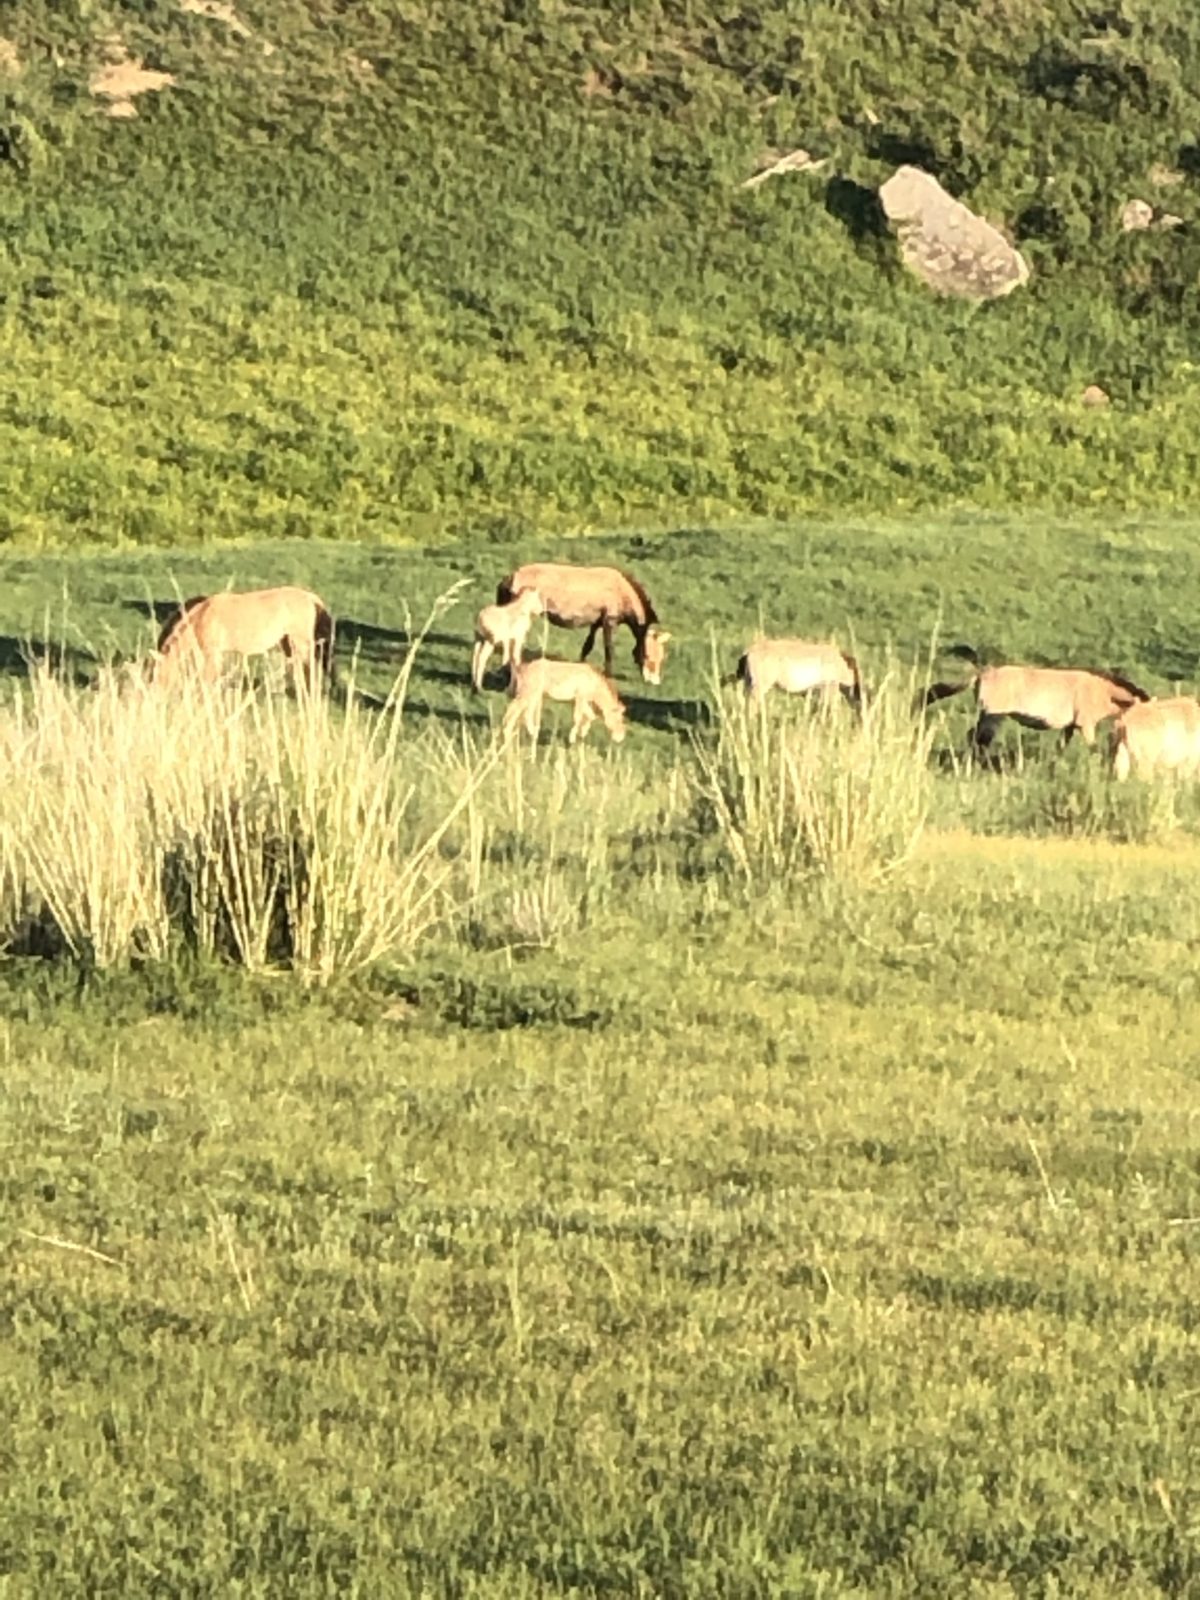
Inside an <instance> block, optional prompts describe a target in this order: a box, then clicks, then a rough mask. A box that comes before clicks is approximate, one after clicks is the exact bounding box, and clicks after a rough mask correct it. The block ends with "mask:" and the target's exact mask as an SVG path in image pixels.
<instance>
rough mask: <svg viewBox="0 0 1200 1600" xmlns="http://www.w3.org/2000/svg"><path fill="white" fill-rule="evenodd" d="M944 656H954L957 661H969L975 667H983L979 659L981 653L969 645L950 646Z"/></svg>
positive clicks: (943, 652) (944, 651)
mask: <svg viewBox="0 0 1200 1600" xmlns="http://www.w3.org/2000/svg"><path fill="white" fill-rule="evenodd" d="M942 654H943V655H947V656H953V657H954V659H955V660H956V661H969V662H970V663H971V665H972V666H973V667H979V666H982V665H983V663H982V662H981V661H980V659H979V651H978V650H975V649H973V648H972V647H971V645H969V644H952V645H948V646H947V647H946V649H945V650H943V651H942Z"/></svg>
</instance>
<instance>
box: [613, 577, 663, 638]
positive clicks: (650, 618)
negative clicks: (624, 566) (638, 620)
mask: <svg viewBox="0 0 1200 1600" xmlns="http://www.w3.org/2000/svg"><path fill="white" fill-rule="evenodd" d="M621 576H622V577H623V578H624V579H625V582H626V583H627V584H628V585H629V587H630V588H631V589H632V590H633V592H634V594H635V595H637V597H638V599H639V600H640V601H641V603H642V610H643V611H644V612H645V616H644V617H643V618H642V621H643V622H644V623H645V625H646V626H647V627H649V626H650V625H651V623H654V622H657V621H658V612H657V611H655V609H654V602H653V600H651V598H650V596H649V595H648V594H647V593H646V591H645V589H644V587H643V586H642V585H641V584H640V583H639V582H638V581H637V579H636V578H635V577H634V576H633V575H632V574H631V573H628V572H622V574H621Z"/></svg>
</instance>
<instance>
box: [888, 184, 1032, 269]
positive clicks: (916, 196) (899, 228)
mask: <svg viewBox="0 0 1200 1600" xmlns="http://www.w3.org/2000/svg"><path fill="white" fill-rule="evenodd" d="M879 199H880V203H881V204H882V206H883V210H884V214H885V215H886V217H887V219H888V221H889V222H890V223H891V225H892V228H893V230H894V231H895V233H896V237H897V239H898V240H899V243H900V252H901V254H902V256H903V257H904V261H905V264H906V265H907V266H908V267H910V268H911V269H912V271H913V272H915V273H916V274H917V276H918V277H919V278H921V279H922V280H923V281H924V282H925V283H927V284H928V285H929V287H930V288H931V289H936V290H937V291H938V292H939V293H940V294H950V295H959V296H962V297H964V298H966V299H970V300H993V299H996V298H997V297H998V296H1000V295H1005V294H1010V293H1011V292H1012V290H1014V289H1016V288H1018V287H1019V286H1020V285H1021V284H1023V283H1024V282H1025V281H1026V279H1027V278H1028V277H1029V265H1028V263H1027V262H1026V260H1025V258H1024V256H1022V254H1021V252H1020V251H1019V250H1017V249H1015V248H1014V247H1013V246H1012V245H1011V244H1009V242H1008V240H1007V239H1006V238H1005V237H1004V235H1003V234H1002V233H1001V232H1000V230H999V229H998V228H994V227H993V226H992V225H991V223H990V222H985V221H984V220H983V218H982V217H977V216H976V215H975V213H974V212H973V211H972V210H971V209H970V208H969V207H968V206H965V205H963V203H962V201H961V200H956V199H955V198H954V196H953V195H949V194H947V193H946V191H945V190H944V189H943V188H942V186H941V184H940V183H939V182H938V181H937V179H936V178H934V177H932V176H931V175H930V174H929V173H928V172H923V171H922V170H921V168H920V167H899V168H897V170H896V171H895V172H894V173H893V174H892V176H891V177H890V178H889V179H888V181H887V182H886V183H885V184H884V185H883V187H882V188H881V189H880V191H879Z"/></svg>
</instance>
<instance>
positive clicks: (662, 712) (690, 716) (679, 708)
mask: <svg viewBox="0 0 1200 1600" xmlns="http://www.w3.org/2000/svg"><path fill="white" fill-rule="evenodd" d="M621 698H622V699H623V700H624V702H625V715H626V716H627V718H628V719H629V721H630V722H632V723H635V724H636V725H637V726H638V727H641V728H652V729H653V730H654V731H655V732H656V733H669V734H672V735H673V736H674V737H675V738H677V739H686V738H690V737H691V735H692V734H693V733H694V732H695V731H696V730H697V729H699V728H708V727H711V726H712V723H713V721H714V712H713V708H712V707H711V706H710V705H709V704H708V702H707V701H706V700H652V699H650V698H648V697H647V696H645V695H638V694H630V695H622V697H621Z"/></svg>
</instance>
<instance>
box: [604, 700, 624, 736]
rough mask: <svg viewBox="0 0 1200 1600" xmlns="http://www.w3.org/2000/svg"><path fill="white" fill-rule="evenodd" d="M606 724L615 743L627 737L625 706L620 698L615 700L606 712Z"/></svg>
mask: <svg viewBox="0 0 1200 1600" xmlns="http://www.w3.org/2000/svg"><path fill="white" fill-rule="evenodd" d="M604 726H605V727H606V728H607V729H608V736H609V738H610V739H611V740H612V742H613V743H614V744H620V742H621V740H622V739H623V738H624V737H625V707H624V705H623V704H622V703H621V701H620V700H614V701H613V703H612V705H611V706H609V707H608V708H607V709H606V710H605V712H604Z"/></svg>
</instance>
